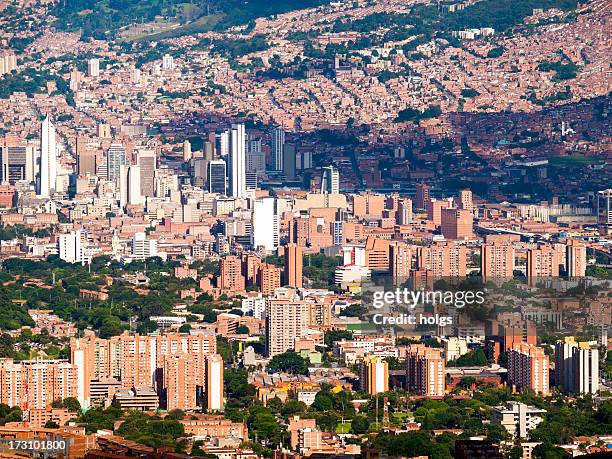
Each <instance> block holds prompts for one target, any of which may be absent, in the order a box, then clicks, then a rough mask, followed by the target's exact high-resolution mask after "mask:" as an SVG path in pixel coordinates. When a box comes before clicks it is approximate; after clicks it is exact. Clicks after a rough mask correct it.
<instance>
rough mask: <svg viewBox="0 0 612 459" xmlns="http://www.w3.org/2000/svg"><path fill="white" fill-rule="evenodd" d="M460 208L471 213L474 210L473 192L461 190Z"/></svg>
mask: <svg viewBox="0 0 612 459" xmlns="http://www.w3.org/2000/svg"><path fill="white" fill-rule="evenodd" d="M459 208H460V209H465V210H467V211H469V212H470V213H471V212H472V211H473V210H474V201H473V198H472V191H471V190H468V189H464V190H459Z"/></svg>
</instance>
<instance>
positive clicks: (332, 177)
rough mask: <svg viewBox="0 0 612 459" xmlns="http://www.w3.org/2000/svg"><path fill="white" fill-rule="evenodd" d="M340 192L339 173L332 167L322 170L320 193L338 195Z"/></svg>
mask: <svg viewBox="0 0 612 459" xmlns="http://www.w3.org/2000/svg"><path fill="white" fill-rule="evenodd" d="M339 192H340V173H339V172H338V169H336V168H335V167H334V166H327V167H324V168H323V178H322V179H321V193H329V194H338V193H339Z"/></svg>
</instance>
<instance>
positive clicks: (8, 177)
mask: <svg viewBox="0 0 612 459" xmlns="http://www.w3.org/2000/svg"><path fill="white" fill-rule="evenodd" d="M34 156H35V155H34V148H33V147H28V146H17V145H5V146H0V183H8V184H10V185H15V184H16V183H17V182H19V181H23V180H25V181H27V182H33V181H34V178H35V177H34V170H35V167H34V166H35V164H34V162H35V159H34Z"/></svg>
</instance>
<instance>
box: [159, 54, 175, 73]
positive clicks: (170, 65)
mask: <svg viewBox="0 0 612 459" xmlns="http://www.w3.org/2000/svg"><path fill="white" fill-rule="evenodd" d="M162 68H163V69H164V70H174V57H172V56H171V55H170V54H164V56H163V57H162Z"/></svg>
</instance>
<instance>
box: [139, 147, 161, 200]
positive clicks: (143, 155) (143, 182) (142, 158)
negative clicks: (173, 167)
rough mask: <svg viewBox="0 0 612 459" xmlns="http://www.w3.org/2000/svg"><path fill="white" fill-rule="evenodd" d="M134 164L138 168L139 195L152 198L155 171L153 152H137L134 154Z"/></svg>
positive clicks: (155, 163)
mask: <svg viewBox="0 0 612 459" xmlns="http://www.w3.org/2000/svg"><path fill="white" fill-rule="evenodd" d="M136 164H137V165H138V166H139V167H140V193H141V194H142V195H143V196H145V197H152V196H154V195H155V171H156V170H157V155H156V154H155V150H139V151H138V152H137V153H136Z"/></svg>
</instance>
